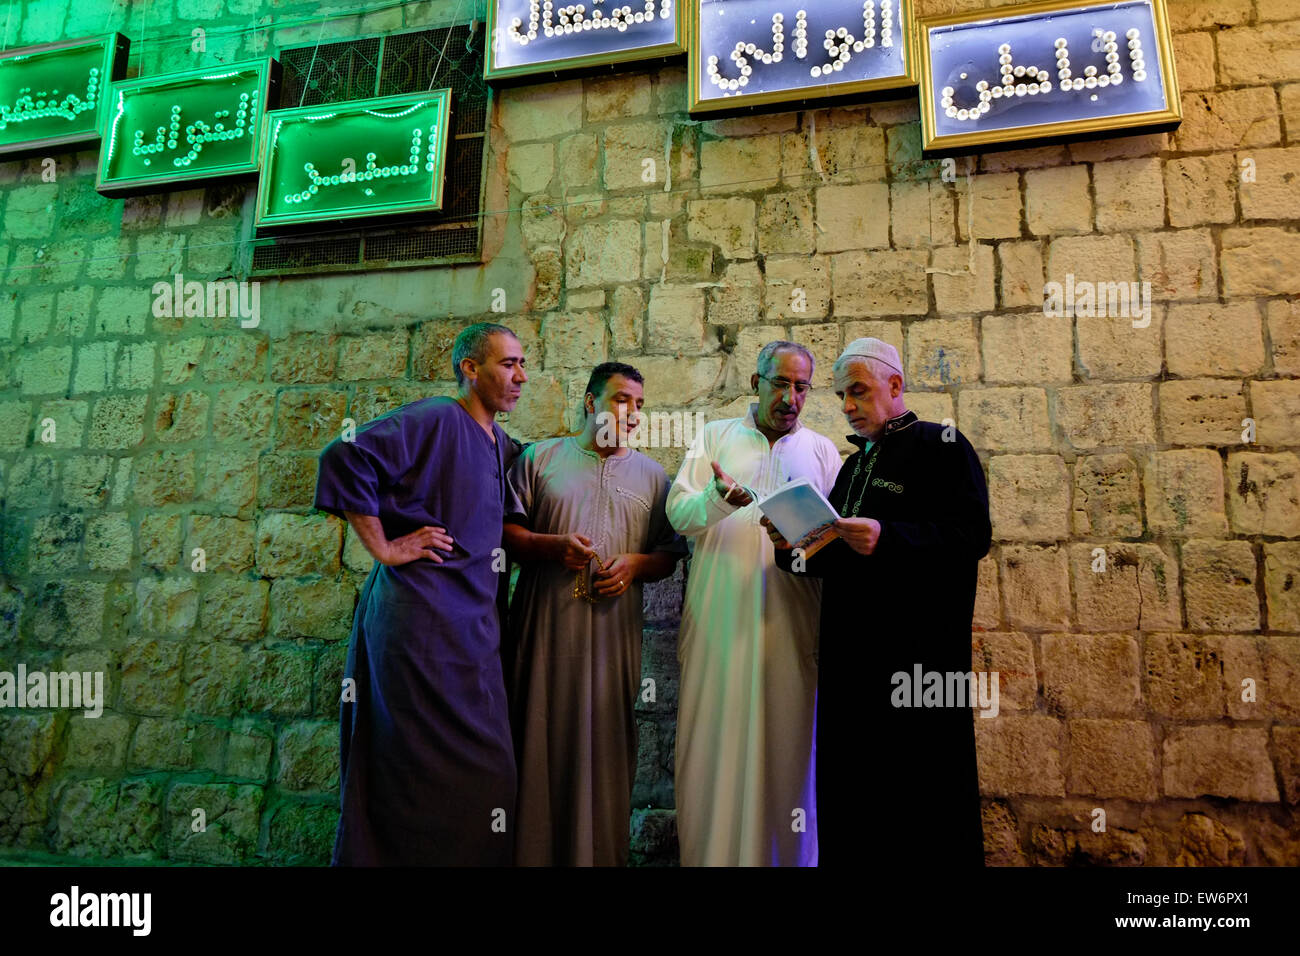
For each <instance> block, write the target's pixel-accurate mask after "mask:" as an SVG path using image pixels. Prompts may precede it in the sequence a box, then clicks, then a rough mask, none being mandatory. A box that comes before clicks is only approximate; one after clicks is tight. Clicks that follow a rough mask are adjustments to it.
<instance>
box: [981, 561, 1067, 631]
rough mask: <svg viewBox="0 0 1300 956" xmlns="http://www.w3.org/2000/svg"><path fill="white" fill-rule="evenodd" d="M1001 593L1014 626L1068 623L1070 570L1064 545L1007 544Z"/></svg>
mask: <svg viewBox="0 0 1300 956" xmlns="http://www.w3.org/2000/svg"><path fill="white" fill-rule="evenodd" d="M999 558H1000V561H1001V580H1002V594H1003V598H1004V603H1005V605H1006V609H1007V623H1008V624H1009V625H1011V626H1012V627H1017V628H1019V627H1023V628H1034V629H1041V628H1051V627H1065V626H1067V624H1068V623H1069V620H1070V572H1069V565H1068V562H1067V560H1066V552H1065V550H1064V549H1063V548H1059V547H1051V548H1037V547H1032V546H1028V545H1004V546H1003V547H1002V549H1001V552H1000V554H999Z"/></svg>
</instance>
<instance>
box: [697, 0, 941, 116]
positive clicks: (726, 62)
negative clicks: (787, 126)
mask: <svg viewBox="0 0 1300 956" xmlns="http://www.w3.org/2000/svg"><path fill="white" fill-rule="evenodd" d="M912 31H913V26H912V13H911V3H910V0H821V2H818V3H815V4H814V3H808V2H806V0H798V2H794V3H785V2H781V0H693V7H692V11H691V24H690V49H691V63H690V67H689V77H690V83H689V86H690V111H691V112H692V113H706V112H710V111H719V110H737V109H738V108H742V107H745V106H750V105H754V106H763V105H767V104H771V103H789V102H795V101H800V100H807V99H821V98H825V97H836V96H845V95H850V94H857V93H865V92H869V91H873V90H888V89H898V88H901V87H909V86H915V85H916V81H917V77H916V64H915V57H914V55H913V45H912Z"/></svg>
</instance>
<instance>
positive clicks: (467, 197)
mask: <svg viewBox="0 0 1300 956" xmlns="http://www.w3.org/2000/svg"><path fill="white" fill-rule="evenodd" d="M486 33H487V31H486V30H485V29H483V28H482V27H481V26H480V27H479V28H477V29H473V30H471V28H470V25H469V24H458V25H456V26H451V27H443V28H439V29H435V30H420V31H416V32H411V33H397V34H392V35H387V36H379V37H366V38H363V39H356V40H345V41H342V42H339V43H327V44H322V45H321V46H319V47H317V46H315V45H308V46H302V47H293V48H289V49H284V50H281V51H280V53H279V59H280V64H281V66H282V68H283V72H282V80H281V86H280V89H281V94H280V97H281V98H280V105H281V106H286V107H287V106H297V105H299V104H300V103H301V104H302V105H304V106H310V105H313V104H316V103H336V102H340V101H345V100H356V99H365V98H367V97H372V96H394V95H397V94H400V93H415V92H417V91H420V90H428V89H438V88H442V87H450V88H451V99H452V114H451V126H452V128H451V138H450V140H449V141H448V143H447V172H446V177H447V178H446V181H445V183H444V186H443V209H442V211H441V212H439V213H437V214H435V215H433V216H431V217H429V218H427V219H424V220H422V221H420V222H418V223H410V222H406V223H402V224H401V225H392V226H384V225H373V226H363V227H360V228H357V229H352V230H347V231H345V232H341V233H334V234H327V235H320V234H316V235H281V236H273V237H268V238H261V239H253V240H252V241H251V243H250V245H251V248H252V255H251V263H250V270H249V271H250V274H252V275H284V274H289V273H297V272H350V271H362V270H369V269H375V268H401V267H410V266H427V265H437V264H443V263H455V262H473V261H477V260H478V258H479V256H480V250H481V242H482V222H483V220H482V216H481V213H482V209H483V196H484V182H485V180H484V169H483V159H484V152H485V149H486V145H487V121H488V106H489V88H488V85H487V83H486V82H485V81H484V79H483V46H484V42H485V39H486V36H485V34H486Z"/></svg>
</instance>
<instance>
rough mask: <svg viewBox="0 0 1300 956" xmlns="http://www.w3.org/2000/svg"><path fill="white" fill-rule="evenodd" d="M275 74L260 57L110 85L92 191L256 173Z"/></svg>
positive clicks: (274, 67)
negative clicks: (263, 127)
mask: <svg viewBox="0 0 1300 956" xmlns="http://www.w3.org/2000/svg"><path fill="white" fill-rule="evenodd" d="M277 73H278V69H277V64H276V63H275V61H274V60H271V59H268V58H263V59H260V60H249V61H246V62H244V63H232V64H230V65H229V66H220V67H208V68H206V69H202V70H190V71H187V72H185V73H171V74H167V75H165V76H152V77H148V78H147V79H139V80H128V81H126V82H122V83H114V84H113V88H112V90H111V92H110V96H109V100H110V103H109V120H108V127H107V129H106V130H105V133H104V143H103V148H102V149H101V150H100V154H99V178H98V180H97V181H96V183H95V188H96V189H98V190H99V191H100V192H106V193H111V192H115V191H127V190H131V189H139V188H141V187H147V186H151V185H155V184H165V183H168V182H187V181H191V180H196V179H210V178H213V177H218V176H234V175H239V174H242V173H254V172H256V171H257V144H258V135H257V134H258V130H259V125H260V123H261V118H262V113H263V111H264V110H265V107H266V103H267V101H268V98H269V95H270V92H269V90H270V85H271V84H272V83H273V82H274V77H275V75H276V74H277Z"/></svg>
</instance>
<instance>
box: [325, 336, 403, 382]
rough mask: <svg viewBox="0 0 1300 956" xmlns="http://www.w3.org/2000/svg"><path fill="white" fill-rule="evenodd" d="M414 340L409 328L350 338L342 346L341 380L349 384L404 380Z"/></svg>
mask: <svg viewBox="0 0 1300 956" xmlns="http://www.w3.org/2000/svg"><path fill="white" fill-rule="evenodd" d="M410 338H411V337H410V333H409V332H408V331H407V330H406V329H397V330H396V331H393V332H383V333H375V334H372V335H356V336H348V337H347V338H345V339H343V342H342V344H341V345H340V346H339V364H338V371H337V373H336V374H337V376H338V378H339V379H340V380H342V381H345V382H349V381H359V380H361V379H374V378H401V377H403V376H404V375H405V374H406V353H407V352H408V351H409V346H410Z"/></svg>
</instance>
